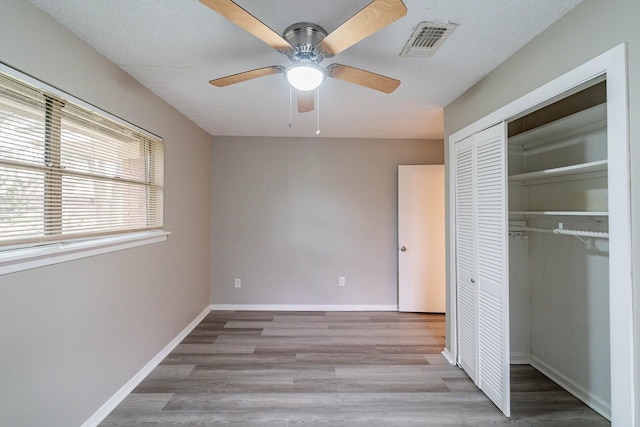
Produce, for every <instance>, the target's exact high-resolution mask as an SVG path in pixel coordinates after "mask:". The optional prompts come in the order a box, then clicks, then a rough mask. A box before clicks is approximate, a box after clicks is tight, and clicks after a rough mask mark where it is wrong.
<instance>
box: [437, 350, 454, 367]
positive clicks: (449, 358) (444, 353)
mask: <svg viewBox="0 0 640 427" xmlns="http://www.w3.org/2000/svg"><path fill="white" fill-rule="evenodd" d="M440 354H442V356H443V357H444V358H445V359H447V362H449V363H450V364H452V365H455V364H456V362H455V360H453V356H452V355H451V352H450V351H449V349H448V348H445V349H444V350H442V352H441V353H440Z"/></svg>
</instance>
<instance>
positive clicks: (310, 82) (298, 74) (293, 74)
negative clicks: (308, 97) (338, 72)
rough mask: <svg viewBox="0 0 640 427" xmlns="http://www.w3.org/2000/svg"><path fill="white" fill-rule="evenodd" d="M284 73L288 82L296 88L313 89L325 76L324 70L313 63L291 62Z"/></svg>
mask: <svg viewBox="0 0 640 427" xmlns="http://www.w3.org/2000/svg"><path fill="white" fill-rule="evenodd" d="M284 75H285V77H286V79H287V81H288V82H289V84H290V85H291V86H293V87H294V88H296V89H298V90H313V89H315V88H317V87H318V86H320V85H321V84H322V82H323V81H324V78H325V73H324V70H322V68H320V67H318V66H316V65H313V64H293V65H291V66H290V67H288V68H287V69H286V71H285V73H284Z"/></svg>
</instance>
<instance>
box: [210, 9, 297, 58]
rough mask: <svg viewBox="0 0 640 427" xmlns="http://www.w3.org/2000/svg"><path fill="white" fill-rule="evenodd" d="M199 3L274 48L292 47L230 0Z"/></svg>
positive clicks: (282, 50)
mask: <svg viewBox="0 0 640 427" xmlns="http://www.w3.org/2000/svg"><path fill="white" fill-rule="evenodd" d="M200 3H202V4H204V5H205V6H208V7H209V8H211V9H213V10H214V11H216V12H218V13H219V14H220V15H222V16H224V17H225V18H227V19H228V20H229V21H231V22H233V23H234V24H236V25H237V26H239V27H240V28H243V29H244V30H246V31H248V32H249V33H251V34H253V35H254V36H256V37H257V38H259V39H260V40H262V41H263V42H265V43H266V44H268V45H269V46H271V47H272V48H274V49H275V50H277V51H279V52H283V53H284V52H287V51H289V50H291V49H292V47H291V45H290V44H289V42H287V41H286V40H285V39H283V38H282V37H281V36H280V35H279V34H278V33H276V32H275V31H273V30H272V29H271V28H269V27H267V26H266V25H265V24H263V23H262V21H260V20H259V19H258V18H256V17H255V16H253V15H252V14H250V13H249V12H247V11H246V10H244V9H243V8H242V7H240V6H238V5H237V4H236V3H234V2H233V1H231V0H200Z"/></svg>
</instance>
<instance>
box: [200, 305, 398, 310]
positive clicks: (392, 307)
mask: <svg viewBox="0 0 640 427" xmlns="http://www.w3.org/2000/svg"><path fill="white" fill-rule="evenodd" d="M210 308H211V310H223V311H224V310H232V311H398V306H397V305H366V304H362V305H361V304H354V305H350V304H327V305H322V304H211V306H210Z"/></svg>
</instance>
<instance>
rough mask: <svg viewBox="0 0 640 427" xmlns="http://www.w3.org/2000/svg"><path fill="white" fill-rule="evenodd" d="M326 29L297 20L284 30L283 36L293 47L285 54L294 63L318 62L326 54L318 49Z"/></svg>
mask: <svg viewBox="0 0 640 427" xmlns="http://www.w3.org/2000/svg"><path fill="white" fill-rule="evenodd" d="M326 36H327V31H326V30H325V29H324V28H322V27H321V26H319V25H316V24H312V23H310V22H298V23H296V24H293V25H290V26H288V27H287V29H286V30H284V34H283V37H284V39H285V40H286V41H287V42H289V44H290V45H291V46H292V47H293V49H291V50H290V51H289V52H287V56H288V57H289V59H291V61H292V62H294V63H310V64H319V63H320V62H321V61H322V60H323V59H324V58H326V57H327V56H329V55H326V54H325V53H324V52H321V51H320V49H318V46H319V45H320V42H321V41H322V40H323V39H324V38H325V37H326Z"/></svg>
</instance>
